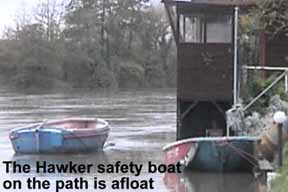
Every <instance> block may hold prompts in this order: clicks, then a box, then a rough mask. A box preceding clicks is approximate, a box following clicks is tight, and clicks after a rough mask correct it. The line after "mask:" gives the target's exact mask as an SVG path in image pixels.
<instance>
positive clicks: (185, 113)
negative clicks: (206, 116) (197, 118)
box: [181, 101, 199, 121]
mask: <svg viewBox="0 0 288 192" xmlns="http://www.w3.org/2000/svg"><path fill="white" fill-rule="evenodd" d="M198 103H199V102H198V101H196V102H194V103H192V104H191V105H190V106H189V107H188V108H187V109H186V110H185V111H184V113H182V114H181V121H182V120H183V119H184V118H185V117H186V116H187V115H188V114H189V113H190V111H192V109H194V107H196V105H197V104H198Z"/></svg>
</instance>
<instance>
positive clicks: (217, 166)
mask: <svg viewBox="0 0 288 192" xmlns="http://www.w3.org/2000/svg"><path fill="white" fill-rule="evenodd" d="M259 141H260V139H259V137H248V136H245V137H244V136H237V137H200V138H190V139H185V140H181V141H178V142H175V143H172V144H170V145H167V146H166V147H164V149H163V150H164V153H165V160H164V161H165V163H166V164H176V163H178V162H180V163H181V164H182V165H183V167H184V168H186V169H193V170H197V171H208V172H250V171H252V170H253V168H254V167H257V160H256V158H255V157H256V156H255V152H256V146H257V144H258V142H259Z"/></svg>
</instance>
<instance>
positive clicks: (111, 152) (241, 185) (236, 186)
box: [0, 90, 257, 192]
mask: <svg viewBox="0 0 288 192" xmlns="http://www.w3.org/2000/svg"><path fill="white" fill-rule="evenodd" d="M75 116H77V117H100V118H104V119H106V120H108V121H109V123H110V125H111V133H110V135H109V139H108V141H107V143H108V145H107V146H106V147H105V150H104V152H103V153H97V154H75V155H14V152H13V149H12V147H11V145H10V141H9V138H8V133H9V130H10V129H11V128H14V127H17V126H22V125H26V124H27V123H35V122H40V121H43V119H55V118H63V117H75ZM175 131H176V99H175V92H174V91H173V90H159V91H137V92H133V91H122V92H116V93H115V92H114V93H106V94H105V93H101V94H100V93H75V94H45V95H23V94H12V93H7V92H4V91H3V92H2V93H0V133H1V134H0V151H1V155H0V160H1V161H4V160H16V161H17V162H18V163H22V164H24V163H29V164H31V165H34V164H35V162H36V161H39V160H40V161H44V160H45V161H48V162H49V163H67V162H69V161H71V160H72V161H73V162H75V163H93V164H99V163H115V162H116V161H121V162H126V163H129V162H131V161H133V162H134V163H137V164H144V165H146V164H147V162H148V161H152V162H154V163H161V159H162V153H161V149H162V147H163V146H164V145H165V144H167V143H170V142H172V141H174V140H175ZM0 171H1V172H0V178H1V183H2V181H3V179H4V178H5V179H20V180H22V181H25V180H26V179H27V178H28V177H33V176H35V177H37V178H40V179H42V180H45V179H46V180H51V181H55V180H58V179H64V180H66V179H73V178H74V177H79V176H82V177H84V178H85V179H87V180H89V181H91V182H92V181H93V180H94V177H97V178H98V179H104V180H106V181H107V184H108V185H107V186H108V189H106V190H102V191H112V190H111V189H109V182H111V181H112V180H113V179H117V178H121V177H123V176H130V177H131V178H134V179H137V180H142V179H149V178H151V177H152V178H153V180H155V183H154V187H155V189H154V190H153V191H161V192H162V191H163V192H165V191H167V192H168V191H177V192H230V191H237V192H238V191H239V192H240V191H247V192H256V191H257V182H255V180H254V178H253V177H252V176H251V175H246V174H228V175H216V174H203V173H185V174H181V175H173V174H172V175H171V174H170V175H162V174H159V173H158V174H148V173H145V172H143V173H142V174H141V176H139V177H137V178H135V177H133V176H132V175H133V174H127V175H124V174H122V175H119V174H98V173H96V172H93V173H92V174H86V175H72V174H53V175H51V174H36V173H35V172H34V173H33V171H32V172H31V173H30V174H28V175H27V174H26V175H25V174H17V175H16V174H6V173H5V172H4V166H3V164H2V163H1V165H0ZM51 183H53V182H51ZM91 188H92V187H91ZM0 189H1V191H3V189H2V185H1V188H0ZM52 189H53V187H52ZM9 191H17V190H9ZM22 191H25V187H24V190H22ZM33 191H45V190H33ZM49 191H54V190H49ZM62 191H79V190H62ZM80 191H83V192H84V191H87V192H88V191H89V192H90V191H100V190H94V189H90V190H80ZM114 191H115V190H114ZM117 191H119V190H117ZM122 191H135V190H122ZM137 191H139V190H137Z"/></svg>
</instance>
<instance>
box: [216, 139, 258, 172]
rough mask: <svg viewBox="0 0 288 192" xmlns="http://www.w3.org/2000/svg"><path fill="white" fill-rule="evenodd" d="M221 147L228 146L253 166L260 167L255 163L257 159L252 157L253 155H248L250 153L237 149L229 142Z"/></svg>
mask: <svg viewBox="0 0 288 192" xmlns="http://www.w3.org/2000/svg"><path fill="white" fill-rule="evenodd" d="M221 145H227V146H228V147H230V148H231V149H232V150H233V151H235V152H236V153H237V154H238V155H239V156H240V157H242V158H243V159H245V160H247V161H248V162H249V163H250V164H251V165H253V166H255V167H258V164H257V163H255V162H254V161H257V159H256V158H255V157H254V155H252V154H250V153H248V152H246V151H244V150H242V149H240V148H237V147H235V146H234V145H232V144H230V143H229V142H228V141H227V140H226V141H225V143H223V144H221ZM253 160H254V161H253Z"/></svg>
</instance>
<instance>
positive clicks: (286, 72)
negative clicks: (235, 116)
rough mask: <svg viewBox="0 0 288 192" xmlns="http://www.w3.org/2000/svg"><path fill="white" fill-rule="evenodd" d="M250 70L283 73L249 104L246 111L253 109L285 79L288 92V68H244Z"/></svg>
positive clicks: (245, 108)
mask: <svg viewBox="0 0 288 192" xmlns="http://www.w3.org/2000/svg"><path fill="white" fill-rule="evenodd" d="M244 68H245V69H248V70H266V71H283V73H281V75H279V76H278V77H277V78H276V79H275V80H274V81H273V82H272V83H271V84H270V85H269V86H268V87H266V88H265V89H264V90H263V91H262V92H261V93H259V94H258V95H257V96H256V97H255V98H254V99H253V100H252V101H251V102H250V103H249V104H247V105H246V106H245V107H244V111H246V110H247V109H248V108H249V107H251V106H252V105H253V104H254V103H255V102H256V101H257V100H258V99H259V98H261V97H262V96H263V95H265V94H266V93H267V92H268V91H269V90H270V89H271V88H273V87H274V86H275V85H276V84H277V83H278V82H279V81H281V80H282V79H283V78H284V84H285V92H286V93H287V92H288V67H264V66H244Z"/></svg>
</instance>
